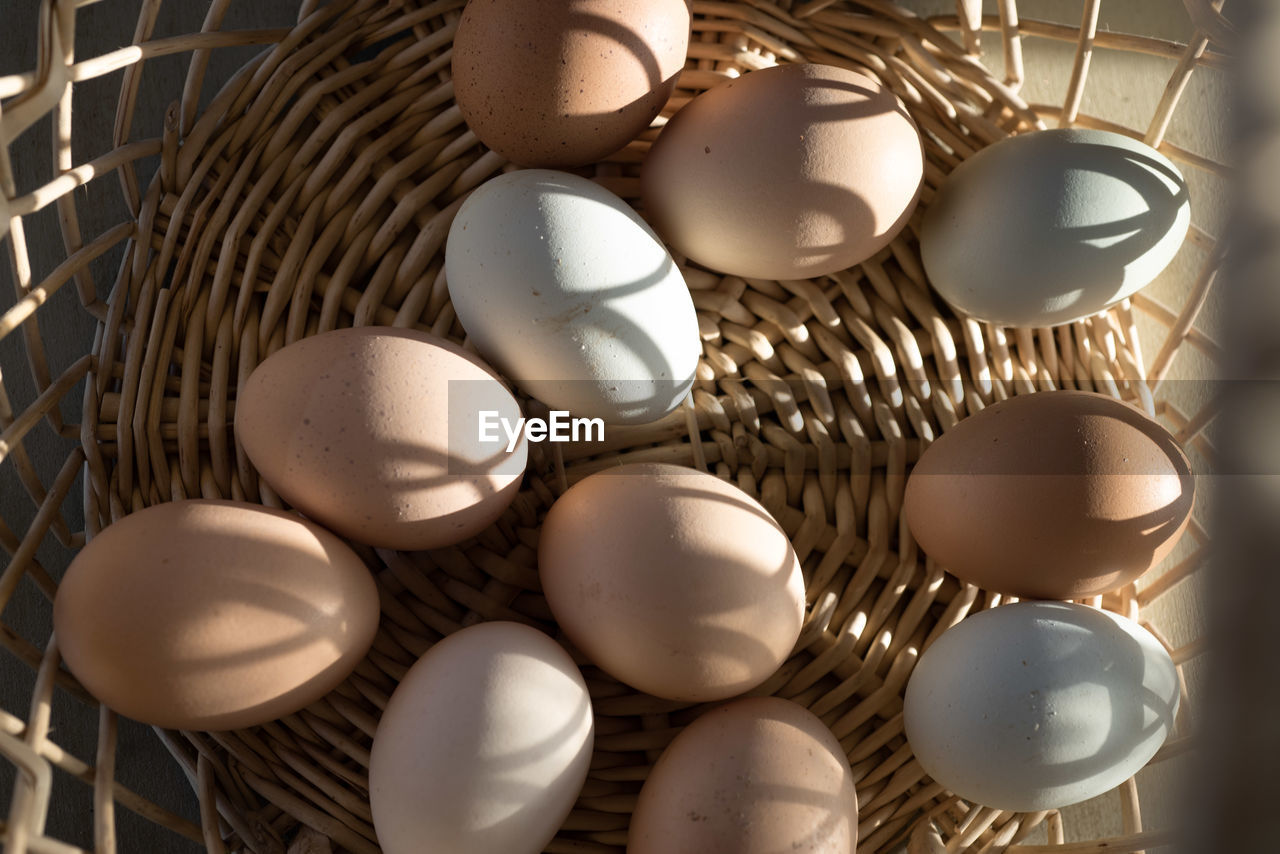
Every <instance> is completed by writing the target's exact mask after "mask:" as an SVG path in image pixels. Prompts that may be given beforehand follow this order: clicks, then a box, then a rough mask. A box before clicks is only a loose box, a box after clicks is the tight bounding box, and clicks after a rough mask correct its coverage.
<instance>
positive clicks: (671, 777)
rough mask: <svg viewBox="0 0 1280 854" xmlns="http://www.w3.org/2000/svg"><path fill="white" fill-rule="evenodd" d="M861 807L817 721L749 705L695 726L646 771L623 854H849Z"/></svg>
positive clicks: (757, 701)
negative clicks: (781, 853)
mask: <svg viewBox="0 0 1280 854" xmlns="http://www.w3.org/2000/svg"><path fill="white" fill-rule="evenodd" d="M857 835H858V798H857V796H856V794H855V792H854V788H853V774H852V773H850V769H849V762H848V760H847V759H846V758H845V754H844V751H843V750H842V749H841V747H840V743H839V742H838V741H836V738H835V736H834V735H832V733H831V731H830V730H829V729H827V728H826V726H824V725H823V723H822V721H820V720H819V719H818V718H817V717H816V716H815V715H814V714H813V713H812V712H810V711H808V710H807V709H805V708H804V707H803V706H800V705H799V704H797V703H793V702H791V701H790V700H783V699H780V698H778V697H750V698H746V699H742V700H735V701H733V702H731V703H727V704H725V705H723V706H720V707H719V708H715V709H711V710H710V711H708V712H706V713H705V714H703V715H702V717H700V718H698V719H697V720H695V721H694V722H693V723H691V724H689V726H688V727H686V728H685V729H684V731H683V732H681V733H680V734H679V735H678V736H676V738H675V740H674V741H672V742H671V744H670V745H669V746H668V747H667V749H666V750H665V751H664V752H663V754H662V756H661V757H660V758H659V759H658V762H657V764H656V765H654V767H653V770H652V771H650V772H649V776H648V778H647V779H646V780H645V782H644V787H643V788H641V790H640V797H639V799H638V800H637V801H636V808H635V813H634V814H633V815H632V816H631V828H630V830H629V831H628V833H627V854H707V853H708V852H726V854H727V852H733V854H778V852H796V854H806V852H807V854H853V851H854V846H855V843H856V841H857Z"/></svg>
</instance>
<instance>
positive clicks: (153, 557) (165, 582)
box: [53, 500, 379, 730]
mask: <svg viewBox="0 0 1280 854" xmlns="http://www.w3.org/2000/svg"><path fill="white" fill-rule="evenodd" d="M378 614H379V609H378V590H377V586H376V585H375V584H374V581H373V577H372V576H371V575H370V573H369V570H368V569H367V568H366V567H365V565H364V563H363V562H362V561H361V560H360V558H359V557H357V556H356V554H355V553H354V552H353V551H351V549H350V548H349V547H348V546H347V545H346V544H345V543H344V542H342V540H340V539H338V538H337V537H335V536H334V535H333V534H331V533H329V532H328V531H326V530H324V529H323V528H321V527H320V526H318V525H315V524H312V523H311V522H307V521H306V520H304V519H300V518H298V517H297V516H294V515H292V514H290V513H285V512H283V511H279V510H271V509H268V508H266V507H259V506H256V505H252V504H242V503H237V502H233V501H213V500H189V501H174V502H171V503H167V504H157V505H155V506H153V507H149V508H146V509H144V510H139V511H137V512H135V513H131V514H130V515H128V516H125V517H124V518H122V519H120V520H119V521H117V522H115V523H113V524H111V525H109V526H108V527H107V528H105V529H103V531H102V532H101V533H99V534H98V535H97V536H95V537H94V538H93V539H91V540H90V541H89V543H88V544H87V545H86V546H85V547H84V548H83V549H81V551H80V552H79V553H78V554H77V555H76V557H75V559H74V560H72V562H71V565H70V566H69V567H68V568H67V572H66V575H65V576H64V577H63V579H62V583H61V584H60V585H59V586H58V594H57V597H56V599H55V600H54V605H53V627H54V632H55V633H56V634H57V638H58V650H59V652H60V653H61V654H62V658H63V661H65V662H66V665H67V667H68V669H70V670H71V672H72V673H73V674H74V675H75V677H76V679H78V680H79V681H80V684H82V685H83V686H84V687H85V688H86V689H88V691H89V693H91V694H93V696H95V697H97V698H98V700H100V701H101V702H102V703H104V704H105V705H107V706H109V707H110V708H112V709H114V710H115V711H117V712H119V713H120V714H122V715H125V716H127V717H130V718H133V719H134V720H138V721H141V722H143V723H145V724H151V725H153V726H158V727H164V728H166V729H184V730H227V729H242V728H244V727H250V726H257V725H259V724H264V723H267V722H268V721H272V720H275V719H276V718H280V717H283V716H285V715H289V714H292V713H293V712H296V711H298V710H299V709H301V708H303V707H304V706H307V705H309V704H310V703H312V702H314V701H315V700H318V699H319V698H320V697H322V696H324V695H325V694H327V693H328V692H329V691H331V690H332V689H333V688H335V687H336V686H337V685H338V683H340V682H342V680H344V679H346V678H347V676H348V675H350V673H351V672H352V670H354V669H355V667H356V665H357V664H358V663H359V662H360V660H361V659H362V658H363V657H364V655H365V653H366V652H368V650H369V646H370V644H372V643H373V636H374V633H375V632H376V631H377V628H378Z"/></svg>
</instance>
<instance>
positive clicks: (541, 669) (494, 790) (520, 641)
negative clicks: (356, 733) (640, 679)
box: [369, 622, 594, 854]
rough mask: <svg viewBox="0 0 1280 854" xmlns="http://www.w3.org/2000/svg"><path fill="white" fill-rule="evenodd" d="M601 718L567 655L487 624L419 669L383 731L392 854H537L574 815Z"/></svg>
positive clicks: (377, 750) (378, 782) (379, 816)
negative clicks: (433, 853) (593, 711)
mask: <svg viewBox="0 0 1280 854" xmlns="http://www.w3.org/2000/svg"><path fill="white" fill-rule="evenodd" d="M593 734H594V719H593V718H592V714H591V699H590V697H589V696H588V695H587V686H586V683H585V682H583V679H582V675H581V674H580V673H579V672H578V668H577V667H576V666H575V665H574V663H573V660H572V659H570V658H569V654H568V653H567V652H565V651H564V649H562V648H561V647H560V646H559V645H558V644H556V642H555V641H553V640H552V639H551V638H549V637H548V636H547V635H545V634H543V633H542V632H539V631H537V630H536V629H532V628H529V627H528V626H525V625H521V624H519V623H509V622H492V623H478V624H476V625H474V626H470V627H468V628H465V629H462V630H461V631H458V632H455V633H454V634H452V635H449V636H448V637H446V638H445V639H444V640H442V641H440V642H439V643H437V644H436V645H435V646H433V647H431V648H430V649H429V650H427V652H426V653H425V654H424V655H423V656H422V658H420V659H419V660H418V662H417V663H416V664H415V665H414V666H413V667H411V668H410V669H409V672H408V673H406V674H405V676H404V679H403V680H401V682H400V685H399V686H398V687H397V688H396V690H395V693H394V694H392V695H391V701H390V702H389V703H388V704H387V708H386V711H385V712H383V715H382V719H381V721H379V723H378V730H377V733H376V734H375V736H374V740H373V751H372V753H371V754H370V757H369V799H370V803H371V806H372V808H373V824H374V829H375V830H376V831H377V834H378V843H379V844H380V845H381V846H382V850H383V851H384V852H385V854H422V852H423V851H424V850H430V851H440V852H458V854H462V852H465V854H537V852H539V851H542V850H543V848H544V847H545V846H546V844H547V843H548V842H550V841H551V838H552V837H553V836H554V835H555V833H556V831H557V830H558V829H559V827H560V825H561V823H562V822H563V821H564V819H565V817H566V816H567V815H568V814H569V810H570V809H571V808H572V807H573V804H574V801H576V800H577V798H578V793H579V792H580V791H581V789H582V784H583V782H584V781H585V779H586V776H587V766H588V765H589V763H590V761H591V748H592V744H593V741H594V739H593Z"/></svg>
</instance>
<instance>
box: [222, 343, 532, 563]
mask: <svg viewBox="0 0 1280 854" xmlns="http://www.w3.org/2000/svg"><path fill="white" fill-rule="evenodd" d="M485 411H489V412H493V413H496V415H497V417H500V418H503V419H506V420H508V421H509V422H510V423H512V424H514V423H515V421H516V419H517V418H519V416H520V407H519V404H518V403H517V402H516V399H515V398H514V397H513V396H512V395H511V393H510V392H509V391H507V389H506V388H504V387H503V385H502V384H501V383H500V382H499V381H498V380H497V379H496V377H495V375H494V374H493V372H492V371H491V370H490V369H489V368H488V367H487V366H486V365H485V364H484V363H482V362H481V361H480V360H479V359H478V358H477V357H476V356H475V355H474V354H472V353H468V352H467V351H465V350H463V349H462V348H461V347H459V346H458V345H456V344H453V343H452V342H449V341H446V340H445V339H443V338H438V337H436V336H434V335H430V334H428V333H426V332H418V331H416V330H412V329H392V328H389V327H362V328H357V329H340V330H336V331H333V332H326V333H324V334H322V335H316V336H313V337H310V338H304V339H302V340H301V341H298V342H296V343H294V344H291V345H289V346H287V347H284V348H283V349H281V350H278V351H277V352H275V353H273V354H272V355H271V356H269V357H268V358H267V359H266V360H265V361H264V362H263V363H262V364H261V365H259V366H258V367H257V368H256V369H255V370H254V372H253V373H252V374H251V375H250V376H249V380H248V382H246V383H245V387H244V388H243V389H241V390H240V392H239V394H238V396H237V398H236V426H235V430H236V439H238V440H239V442H240V444H241V445H242V446H243V447H244V451H245V453H246V454H247V455H248V457H249V459H250V461H251V462H252V463H253V465H254V467H255V468H257V470H258V473H259V474H260V475H261V476H262V477H263V479H265V480H266V481H267V483H268V484H270V485H271V488H272V489H274V490H275V491H276V492H277V493H278V494H279V495H280V496H281V497H282V498H283V499H284V500H285V501H287V502H289V503H290V504H291V505H293V506H294V507H296V508H297V509H299V510H301V511H302V512H303V513H305V514H306V515H307V516H309V517H311V518H312V519H315V520H316V521H317V522H320V523H321V524H323V525H325V526H326V527H328V528H330V529H332V530H334V531H336V532H338V533H339V534H342V535H343V536H344V537H348V538H350V539H352V540H355V541H357V542H361V543H367V544H369V545H371V546H379V547H384V548H393V549H431V548H438V547H441V546H447V545H452V544H454V543H457V542H459V541H461V540H464V539H466V538H467V537H470V536H472V535H474V534H477V533H479V532H480V531H481V530H483V529H484V528H486V527H488V526H489V525H490V524H492V523H493V522H494V520H496V519H497V518H498V516H500V515H501V514H502V511H503V510H505V509H506V508H507V506H508V505H509V504H510V503H511V500H512V499H513V498H514V497H515V494H516V492H517V490H519V488H520V481H521V479H522V477H523V475H524V468H525V462H526V459H527V452H528V446H527V444H526V442H525V440H524V438H523V436H522V437H521V438H520V440H519V443H518V444H517V445H516V446H515V447H514V448H513V450H512V451H511V452H510V453H508V452H507V450H506V444H507V441H506V439H505V438H503V437H502V436H501V431H495V432H494V433H492V435H493V436H497V437H498V438H497V439H496V440H494V441H481V439H480V433H479V429H478V428H479V426H480V416H481V413H482V412H485Z"/></svg>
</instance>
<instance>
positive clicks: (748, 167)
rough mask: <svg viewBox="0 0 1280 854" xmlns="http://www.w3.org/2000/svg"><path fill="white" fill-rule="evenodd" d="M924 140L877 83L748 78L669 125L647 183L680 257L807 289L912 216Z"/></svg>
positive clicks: (827, 75) (765, 73) (654, 214)
mask: <svg viewBox="0 0 1280 854" xmlns="http://www.w3.org/2000/svg"><path fill="white" fill-rule="evenodd" d="M923 177H924V154H923V148H922V146H921V142H920V135H919V133H918V132H917V131H916V126H915V122H913V121H912V120H911V117H910V115H908V114H907V111H906V109H905V108H904V107H903V106H902V102H901V101H899V100H898V98H897V97H896V96H895V95H894V94H893V93H892V92H890V91H889V90H888V89H885V88H884V87H883V86H881V85H880V84H879V83H877V82H876V81H874V80H871V79H870V78H868V77H864V76H862V75H861V74H856V73H854V72H852V71H849V70H847V69H843V68H836V67H833V66H829V65H779V66H775V67H773V68H766V69H763V70H760V71H751V72H748V73H747V74H744V75H743V76H742V77H739V78H737V79H735V80H729V81H727V82H724V83H721V84H720V85H718V86H716V87H715V88H714V89H710V90H708V91H706V92H704V93H703V94H701V95H699V96H698V97H697V98H695V99H694V100H693V101H691V102H690V103H689V104H687V105H686V106H685V107H684V108H683V109H682V110H681V111H680V112H679V113H677V114H676V115H675V117H674V118H673V119H672V120H671V121H670V122H668V123H667V126H666V128H664V129H663V131H662V134H661V135H660V136H659V137H658V140H657V142H655V143H654V145H653V148H652V149H651V150H650V151H649V154H648V156H647V157H646V158H645V161H644V166H643V171H642V172H641V191H642V196H643V199H644V213H645V216H646V218H647V219H648V220H649V222H650V223H652V225H653V227H654V229H655V230H656V231H657V232H658V234H660V235H661V236H662V238H663V239H664V240H666V241H667V243H668V244H669V245H670V246H671V247H672V248H673V249H675V250H676V251H678V252H681V253H683V254H685V255H687V256H688V257H689V258H691V259H692V260H694V261H696V262H698V263H699V264H703V265H705V266H707V267H710V268H711V269H713V270H718V271H720V272H722V273H730V274H733V275H739V276H748V277H756V278H764V279H800V278H811V277H815V276H822V275H826V274H828V273H833V272H835V271H837V270H843V269H845V268H847V267H851V266H853V265H854V264H857V263H860V262H861V261H864V260H866V259H867V258H870V257H871V256H872V255H874V254H875V253H876V252H878V251H880V250H881V249H882V248H884V247H885V246H886V245H888V243H889V241H890V240H891V239H893V237H894V235H896V234H897V233H898V232H899V231H900V230H901V229H902V227H903V226H904V225H906V222H907V219H908V218H909V217H910V215H911V211H912V210H913V209H914V208H915V204H916V199H917V198H918V197H919V193H920V185H921V181H922V180H923Z"/></svg>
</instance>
